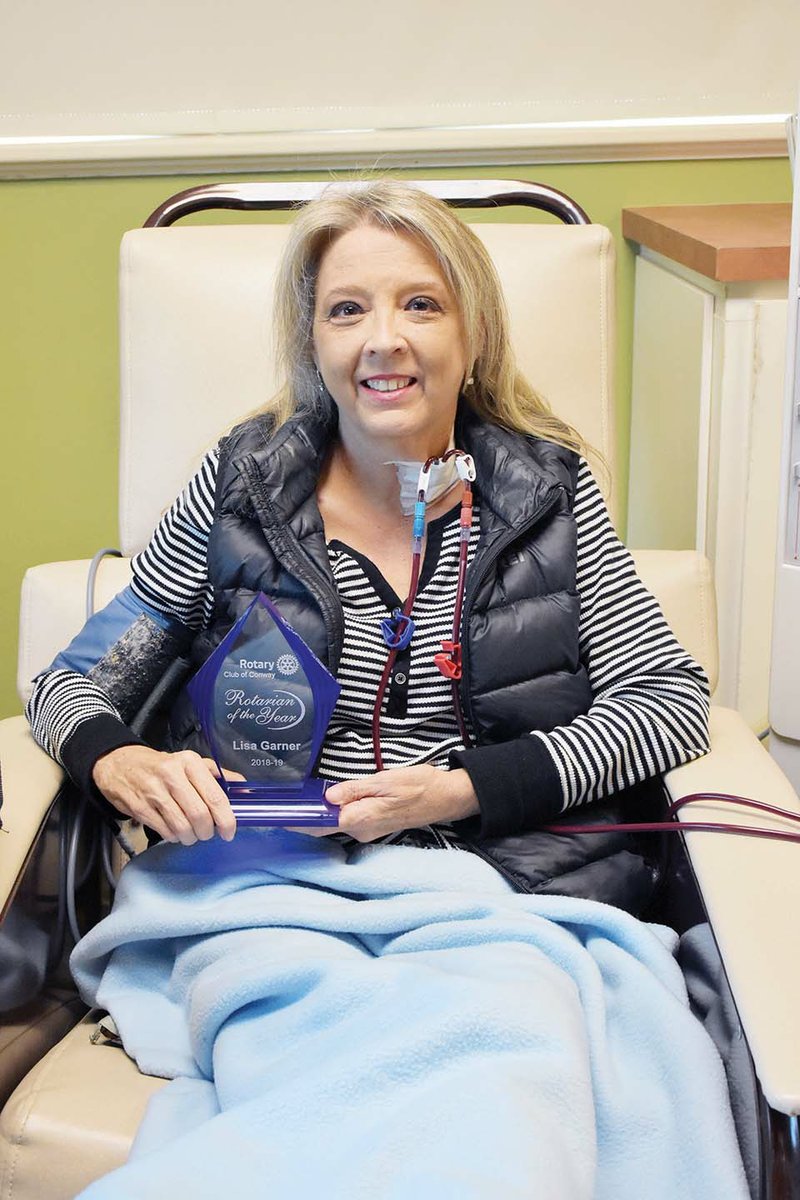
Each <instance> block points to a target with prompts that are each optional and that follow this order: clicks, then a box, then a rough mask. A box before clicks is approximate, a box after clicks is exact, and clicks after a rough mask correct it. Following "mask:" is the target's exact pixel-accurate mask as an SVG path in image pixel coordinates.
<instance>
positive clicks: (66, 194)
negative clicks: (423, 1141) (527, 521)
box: [0, 159, 791, 716]
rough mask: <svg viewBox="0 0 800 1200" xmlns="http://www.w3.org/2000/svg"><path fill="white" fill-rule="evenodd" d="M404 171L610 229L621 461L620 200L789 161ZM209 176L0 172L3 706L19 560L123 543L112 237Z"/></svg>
mask: <svg viewBox="0 0 800 1200" xmlns="http://www.w3.org/2000/svg"><path fill="white" fill-rule="evenodd" d="M407 173H408V174H412V175H415V176H416V177H418V178H419V177H422V176H423V175H428V176H429V177H438V178H444V177H447V176H450V177H458V176H468V175H472V176H483V177H490V178H492V177H493V178H501V177H502V178H511V179H514V178H516V179H535V180H538V181H540V182H542V183H548V184H552V185H553V186H555V187H558V188H561V189H562V190H563V191H566V192H568V193H569V194H571V195H573V196H574V197H575V198H576V199H577V200H578V201H579V203H581V204H582V205H583V207H584V208H585V209H586V210H587V211H588V213H589V215H590V217H591V218H592V220H593V221H596V222H598V223H601V224H604V225H607V226H608V227H609V228H610V229H611V231H612V233H613V234H614V236H615V238H616V240H617V247H618V372H617V404H618V413H619V419H618V426H619V437H620V461H621V462H625V461H627V446H628V426H629V413H630V347H631V332H632V329H631V326H632V313H633V262H634V254H633V251H632V249H631V247H630V246H629V245H627V244H626V243H625V242H624V241H623V239H622V236H621V232H620V224H621V210H622V209H623V208H624V207H626V206H635V205H645V204H711V203H734V202H742V201H778V200H789V199H790V198H791V177H790V172H789V165H788V161H787V160H786V159H762V160H731V161H709V162H703V161H699V162H653V163H638V162H635V163H634V162H631V163H598V164H578V165H547V166H542V167H529V166H524V167H514V166H509V167H502V168H501V167H490V168H484V169H480V170H477V169H475V168H458V169H451V170H439V169H436V170H429V171H424V172H423V171H414V172H407ZM324 175H325V173H317V174H307V175H303V176H299V175H298V176H296V178H320V177H323V176H324ZM215 178H222V177H214V176H211V175H207V176H203V177H194V176H192V177H189V176H180V177H178V176H174V177H164V176H161V177H147V178H133V179H126V178H122V179H80V180H78V179H75V180H31V181H21V182H3V183H0V281H1V282H2V286H0V395H2V428H3V439H2V447H3V454H2V469H0V511H2V513H3V536H2V540H1V541H0V716H8V715H11V714H12V713H15V712H18V711H19V707H20V706H19V702H18V700H17V696H16V688H15V676H16V655H17V613H18V606H19V589H20V584H21V581H22V576H23V574H24V572H25V569H26V568H27V567H28V566H31V565H32V564H34V563H39V562H48V561H52V560H55V559H70V558H88V557H90V556H91V555H92V554H93V553H94V551H95V550H96V549H97V548H98V547H100V546H105V545H113V544H114V543H115V540H116V510H117V494H116V474H117V462H116V455H117V346H116V321H117V253H118V246H119V240H120V238H121V236H122V234H123V232H124V231H125V230H126V229H129V228H134V227H136V226H138V225H141V224H142V222H143V221H144V220H145V218H146V217H147V215H148V214H149V213H150V212H151V211H152V209H154V208H155V207H156V206H157V205H158V204H159V203H160V202H161V201H162V200H163V199H164V198H165V197H167V196H169V195H170V194H172V193H173V192H177V191H180V190H182V189H183V188H186V187H191V186H193V185H194V184H197V183H206V182H213V181H214V179H215ZM260 178H266V176H260ZM279 178H281V179H283V180H286V179H288V178H291V177H290V176H287V175H281V176H280V177H279ZM481 215H483V214H481ZM197 219H200V218H197ZM228 219H229V218H228ZM504 219H508V216H507V214H506V216H505V217H504ZM620 483H621V485H622V489H623V494H624V486H625V480H624V479H621V480H620Z"/></svg>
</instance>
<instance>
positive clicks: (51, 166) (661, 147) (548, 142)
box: [0, 114, 787, 179]
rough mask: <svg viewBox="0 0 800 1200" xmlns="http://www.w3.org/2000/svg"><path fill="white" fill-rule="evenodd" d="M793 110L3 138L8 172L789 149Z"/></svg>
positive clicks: (279, 168) (298, 167)
mask: <svg viewBox="0 0 800 1200" xmlns="http://www.w3.org/2000/svg"><path fill="white" fill-rule="evenodd" d="M785 123H786V116H785V115H784V114H774V115H770V116H765V117H763V118H752V117H751V118H737V117H729V118H727V117H726V118H711V119H707V120H698V121H697V122H688V121H686V120H685V119H684V120H681V119H676V120H674V121H665V120H658V121H652V122H648V121H636V122H631V123H626V122H615V121H609V122H606V123H604V122H574V123H569V122H564V123H558V122H552V123H547V124H539V125H534V124H531V125H507V126H504V125H496V126H488V125H486V126H451V127H444V126H443V127H440V128H435V129H434V128H420V129H386V130H372V129H363V130H359V129H354V130H308V131H301V132H275V133H263V134H254V133H213V134H194V133H180V134H173V135H162V134H135V135H131V134H128V135H120V136H117V137H110V136H97V137H90V136H83V137H82V136H75V137H69V138H65V137H60V138H58V137H53V138H47V137H35V138H34V137H30V138H13V137H7V138H2V137H0V179H43V178H51V179H52V178H81V177H97V176H102V177H107V176H129V175H174V174H194V173H196V172H198V171H202V172H212V173H214V174H218V173H221V174H227V173H232V172H262V173H266V172H288V171H324V170H353V169H361V170H365V169H366V170H369V169H374V168H389V167H417V168H419V167H446V166H454V167H459V166H493V165H497V166H503V165H507V166H510V165H514V164H519V165H528V164H536V163H598V162H631V161H663V160H674V159H729V158H783V157H785V156H786V154H787V135H786V124H785Z"/></svg>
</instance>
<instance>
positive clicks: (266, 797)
mask: <svg viewBox="0 0 800 1200" xmlns="http://www.w3.org/2000/svg"><path fill="white" fill-rule="evenodd" d="M224 787H225V791H226V793H227V796H228V799H229V800H230V802H231V808H232V809H233V814H234V816H235V817H236V822H237V824H239V825H298V826H303V825H308V826H317V827H325V826H327V827H333V828H335V827H336V826H337V825H338V824H339V809H338V807H337V806H336V805H335V804H329V803H328V802H327V800H326V799H325V792H326V790H327V788H328V780H327V779H305V780H303V782H302V783H298V784H297V786H296V787H292V785H291V784H283V785H280V784H278V785H275V784H272V785H270V784H267V783H248V782H247V781H246V780H242V781H239V780H238V779H237V780H234V779H227V780H226V781H225V784H224Z"/></svg>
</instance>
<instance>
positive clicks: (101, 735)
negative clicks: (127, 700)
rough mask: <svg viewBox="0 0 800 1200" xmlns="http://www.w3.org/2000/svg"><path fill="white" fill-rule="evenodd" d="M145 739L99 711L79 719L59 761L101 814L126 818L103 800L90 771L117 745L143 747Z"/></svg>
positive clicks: (117, 718) (111, 716) (112, 817)
mask: <svg viewBox="0 0 800 1200" xmlns="http://www.w3.org/2000/svg"><path fill="white" fill-rule="evenodd" d="M146 744H147V743H146V742H143V741H142V739H141V738H140V737H139V736H138V735H137V734H135V733H134V732H133V730H132V729H129V728H128V726H127V725H125V724H123V722H122V721H120V719H119V717H115V716H113V715H112V714H111V713H98V715H97V716H96V717H89V718H87V720H85V721H81V723H80V724H79V725H78V727H77V729H76V730H75V732H74V733H72V734H70V736H69V737H68V738H67V740H66V741H65V742H64V745H63V746H62V747H61V761H62V762H63V764H64V769H65V770H66V772H67V774H68V775H69V777H70V779H71V780H72V782H73V783H74V784H75V786H76V787H77V788H79V789H80V791H81V792H83V793H84V794H85V795H86V796H88V797H89V799H90V800H91V801H92V803H93V804H94V805H95V807H96V808H97V809H99V811H100V812H101V813H102V815H103V816H104V817H110V818H111V819H112V820H125V819H126V817H125V814H123V813H119V812H117V810H116V809H115V808H114V805H113V804H111V803H110V801H108V800H106V798H105V796H104V795H103V793H102V792H101V791H100V789H99V788H98V787H97V786H96V784H95V782H94V780H93V779H92V770H93V768H94V764H95V763H96V762H97V760H98V758H102V757H103V755H104V754H108V753H110V751H112V750H118V749H119V748H120V746H144V745H146Z"/></svg>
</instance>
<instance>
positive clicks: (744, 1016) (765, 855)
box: [0, 181, 800, 1200]
mask: <svg viewBox="0 0 800 1200" xmlns="http://www.w3.org/2000/svg"><path fill="white" fill-rule="evenodd" d="M321 186H323V185H316V184H315V185H253V184H251V185H241V186H240V187H239V188H237V189H232V188H225V187H215V188H208V189H199V190H198V191H197V192H193V193H190V194H187V196H188V198H187V199H186V201H185V202H184V201H182V200H181V198H180V197H178V198H173V200H171V201H169V202H167V203H166V204H165V205H164V206H162V210H159V213H160V218H159V219H161V220H164V221H167V222H169V221H171V220H172V219H174V218H175V217H176V215H178V216H179V215H181V213H182V212H183V211H192V210H193V209H198V208H203V207H209V206H211V205H212V203H213V202H215V201H216V202H219V201H220V200H221V201H222V203H223V204H225V205H227V203H228V202H227V200H226V196H227V195H229V194H231V193H233V192H234V191H236V193H238V195H239V196H240V197H241V196H244V197H245V206H250V202H251V200H252V201H255V200H256V199H261V200H263V199H264V198H266V206H267V207H280V206H282V205H284V206H285V202H286V201H287V200H289V199H301V200H302V199H307V198H309V196H310V195H311V194H313V193H314V192H316V191H318V190H319V189H320V188H321ZM421 186H424V187H426V188H429V189H431V190H434V191H436V192H437V193H438V194H446V195H452V194H453V193H454V192H455V193H456V194H458V193H460V194H461V196H462V197H464V196H465V195H471V196H472V198H473V200H474V199H475V197H476V196H478V197H480V196H481V195H490V194H491V193H492V192H493V191H496V190H498V189H497V188H495V187H494V186H493V185H492V183H488V182H486V181H482V182H481V183H479V184H472V185H464V184H459V183H449V182H448V183H444V184H440V183H434V182H432V181H426V182H425V183H424V184H422V185H421ZM526 187H527V188H528V189H530V190H532V191H533V192H536V193H538V198H539V200H540V201H543V203H544V206H550V207H551V210H552V209H553V208H557V207H558V205H559V203H560V201H559V199H558V195H557V194H555V195H554V194H552V193H549V192H548V190H547V189H536V188H535V187H534V186H533V185H523V184H520V185H509V184H508V183H504V184H502V185H499V190H500V191H502V190H503V189H505V191H506V192H509V191H511V192H513V193H516V194H519V193H522V192H524V191H525V190H526ZM256 193H257V194H258V195H256ZM182 204H183V208H182V207H181V205H182ZM564 215H566V218H567V220H569V221H571V222H573V223H571V224H563V225H558V224H557V225H551V224H480V225H477V226H476V229H477V231H478V233H479V234H480V236H481V237H482V238H483V239H484V241H485V242H486V244H487V246H488V247H489V250H490V252H491V253H492V256H493V258H494V260H495V262H496V264H497V267H498V270H499V273H500V276H501V279H502V281H503V285H504V288H505V291H506V296H507V299H508V303H509V308H510V311H511V315H512V333H513V338H514V341H515V345H516V349H517V353H518V356H519V359H520V361H521V365H522V367H523V369H524V370H525V371H526V373H527V374H528V375H529V376H530V377H531V378H532V379H533V380H534V381H535V383H536V384H537V386H538V387H539V388H540V390H541V391H542V392H543V393H544V394H545V395H547V396H548V397H549V399H550V401H551V402H552V404H553V406H554V408H555V409H556V411H558V412H559V414H560V415H561V416H563V417H565V418H566V419H567V420H569V421H570V422H571V423H573V424H574V425H575V426H576V427H577V428H579V429H580V430H581V432H582V433H583V435H584V436H585V437H586V439H587V440H588V441H589V442H590V443H591V444H592V445H593V446H595V447H596V448H597V449H598V450H599V451H600V452H601V453H602V455H603V456H604V457H605V459H606V461H607V462H608V463H609V464H610V465H611V468H612V476H613V464H614V458H615V436H614V428H613V419H612V413H613V401H612V363H613V341H614V339H613V331H614V308H613V295H614V278H613V276H614V254H613V242H612V239H611V237H610V235H609V233H608V231H607V230H605V229H602V228H600V227H597V226H593V225H589V224H585V223H583V216H582V214H581V211H580V210H579V209H577V207H576V206H575V205H570V204H567V206H566V207H565V209H564V213H563V214H562V217H563V216H564ZM285 237H286V230H285V228H284V227H282V226H280V225H266V224H264V225H229V226H212V227H190V226H181V227H178V228H168V227H164V226H156V227H150V228H145V229H141V230H136V231H133V232H131V233H128V234H127V235H126V236H125V238H124V240H123V245H122V258H121V360H122V378H121V401H122V438H121V474H120V545H121V548H122V551H123V553H124V554H125V555H126V556H129V555H131V554H132V553H134V552H135V551H136V550H138V549H140V548H141V547H142V546H143V545H144V544H145V543H146V541H147V539H148V538H149V535H150V533H151V531H152V528H153V526H154V525H155V523H156V521H157V520H158V517H159V515H160V513H161V512H162V511H163V509H164V508H165V507H166V506H167V505H168V504H169V503H170V502H171V501H172V499H173V498H174V496H175V495H176V494H177V493H178V492H179V490H180V489H181V488H182V486H183V485H184V483H185V481H186V479H187V478H188V477H189V476H190V475H191V473H192V472H193V470H194V469H195V467H196V465H197V463H198V461H199V458H200V456H201V455H202V453H203V451H204V450H205V449H206V448H207V447H208V446H210V445H211V444H213V443H214V442H215V440H216V439H217V438H218V436H219V435H220V434H221V433H222V432H224V430H225V429H226V428H227V427H229V426H230V425H231V424H233V423H234V422H235V421H236V420H237V419H239V418H240V417H241V416H242V415H243V414H245V413H247V412H249V411H251V410H252V409H255V408H257V407H258V406H259V405H260V404H261V403H262V402H263V400H264V399H265V398H266V397H267V396H268V395H269V394H270V392H271V390H272V388H273V385H274V382H275V380H274V375H273V366H272V356H271V336H270V329H271V307H272V289H273V278H274V271H275V266H276V262H277V259H278V256H279V254H280V251H281V248H282V245H283V243H284V241H285ZM601 478H602V474H601ZM609 500H610V504H611V508H612V512H616V511H617V508H618V502H617V497H615V496H614V495H613V493H612V495H611V496H610V497H609ZM636 558H637V563H638V566H639V570H640V573H641V574H642V576H643V578H644V579H645V582H646V583H647V584H648V585H649V586H650V588H651V590H652V591H653V592H654V593H655V594H656V595H657V597H658V598H659V600H660V602H661V604H662V607H663V609H664V611H665V613H666V615H667V618H668V620H669V621H670V623H671V624H672V626H673V628H674V630H675V632H676V634H677V635H678V637H679V639H680V640H681V641H682V642H683V644H684V645H685V646H686V647H687V649H689V650H690V652H691V653H692V654H693V655H694V656H695V657H696V658H697V659H698V660H699V661H700V662H701V663H702V664H703V665H704V666H705V668H706V670H707V671H708V674H709V676H710V678H711V680H712V686H713V684H714V682H715V680H716V675H717V660H716V629H715V621H716V616H715V608H714V596H713V588H712V584H711V581H710V577H709V572H708V567H707V564H706V563H705V561H704V560H703V559H702V558H700V557H699V556H698V555H696V554H694V553H690V552H686V553H683V552H660V553H656V552H639V553H637V555H636ZM127 564H128V559H127V557H126V558H122V559H107V560H105V561H104V562H103V564H102V565H101V568H100V571H99V574H98V578H97V585H96V592H97V600H98V603H99V604H102V603H104V602H105V601H106V600H107V599H109V598H110V597H111V596H112V595H113V594H114V593H115V592H116V591H118V590H119V589H120V588H121V587H123V586H125V584H126V583H127V580H128V577H129V571H128V565H127ZM87 570H88V563H55V564H49V565H48V566H44V567H38V568H35V569H33V570H32V571H30V572H29V573H28V575H27V577H26V580H25V584H24V587H23V606H22V636H21V641H20V667H19V686H20V692H21V694H22V695H23V696H24V695H25V694H26V692H27V690H28V688H29V680H30V679H31V678H32V677H33V676H34V675H35V674H36V673H37V672H38V671H39V670H41V669H42V668H43V667H45V666H46V665H47V664H48V663H49V662H50V661H51V660H52V658H53V657H54V656H55V654H56V653H57V652H58V651H59V650H60V649H61V648H62V647H63V646H64V645H65V644H66V643H67V642H68V640H69V639H70V637H71V636H72V635H73V634H74V633H75V632H76V631H77V630H78V629H79V628H80V626H81V624H82V622H83V612H84V609H83V596H84V591H85V587H86V577H87ZM712 740H713V749H712V752H711V754H709V755H708V756H707V757H706V758H704V759H702V760H700V761H698V762H695V763H692V764H690V765H688V766H686V767H683V768H680V769H679V770H676V771H673V772H671V773H670V775H669V777H668V781H667V782H668V787H669V790H670V792H671V793H672V795H673V796H674V797H678V796H681V795H686V794H689V793H692V792H695V791H700V790H714V791H728V792H737V791H738V792H740V793H742V794H745V795H747V794H750V795H758V796H759V797H760V798H762V799H767V798H769V799H771V800H773V802H775V803H778V804H781V805H783V806H784V807H787V808H793V809H795V810H800V804H798V801H797V797H796V796H795V795H794V792H793V791H792V789H791V788H790V786H789V785H788V783H787V781H786V780H785V779H784V777H783V776H782V775H781V773H780V771H779V770H778V769H777V767H776V766H775V765H774V763H773V762H772V760H771V759H770V758H769V756H768V755H767V754H766V753H765V752H764V750H763V748H762V747H761V746H760V744H759V743H758V742H757V740H756V739H755V737H754V736H753V734H752V733H751V732H750V730H749V729H748V728H747V727H746V726H745V725H744V722H743V721H742V720H741V719H740V718H739V717H738V716H737V715H736V714H735V713H733V712H730V711H726V710H715V712H714V715H713V719H712ZM0 762H1V763H2V772H3V784H4V797H5V798H4V807H3V820H4V823H5V826H6V828H7V829H8V830H9V831H10V835H11V836H10V837H9V838H6V839H5V842H4V847H3V850H4V855H3V860H2V864H0V904H5V903H6V901H7V899H8V898H9V897H10V896H11V895H12V894H13V892H14V890H15V888H16V886H17V881H18V879H19V877H20V873H21V872H22V869H23V867H24V865H25V862H26V861H27V859H28V857H29V853H30V847H31V845H32V843H33V842H34V840H35V838H36V835H37V831H38V830H39V829H40V828H41V826H42V824H43V822H44V820H45V817H46V815H47V812H48V810H49V809H50V807H51V805H52V803H53V797H54V795H55V792H56V790H57V788H58V786H59V782H60V779H61V773H60V771H59V769H58V767H57V766H56V765H55V764H53V763H52V762H51V761H50V760H49V759H47V758H46V757H45V755H44V754H43V753H42V752H41V751H40V750H39V749H38V748H37V747H36V746H35V744H34V743H33V741H32V739H31V737H30V734H29V733H28V731H27V727H26V725H25V723H24V721H23V720H22V719H13V720H10V721H6V722H3V723H2V724H0ZM699 807H700V806H699V805H698V806H693V811H692V813H691V814H688V813H687V814H686V815H687V819H688V817H689V815H691V816H692V817H694V816H695V815H696V809H698V808H699ZM705 807H706V808H708V809H709V812H708V813H707V814H706V813H705V812H704V814H703V815H704V817H705V816H706V815H707V816H708V819H710V820H727V821H736V820H743V818H741V817H740V816H738V815H737V814H736V813H735V812H730V811H727V810H726V811H725V813H724V815H723V814H721V813H720V812H719V810H718V809H713V810H712V809H710V806H705ZM684 811H685V810H684ZM687 842H688V849H689V853H690V857H691V862H692V866H693V869H694V872H695V874H696V877H697V880H698V882H699V885H700V889H701V892H702V895H703V899H704V903H705V905H706V908H707V911H708V913H709V916H710V919H711V923H712V926H713V930H714V935H715V937H716V940H717V943H718V945H719V947H720V949H721V952H722V955H723V959H724V963H725V968H726V972H727V975H728V978H729V980H730V983H731V986H732V990H733V993H734V996H735V999H736V1004H737V1006H738V1010H739V1013H740V1016H741V1020H742V1023H743V1026H744V1029H745V1032H746V1035H747V1038H748V1041H749V1044H750V1047H751V1049H752V1053H753V1057H754V1060H755V1066H756V1070H757V1074H758V1077H759V1080H760V1084H761V1088H762V1090H763V1092H764V1094H765V1096H766V1098H767V1100H768V1102H769V1105H771V1106H772V1116H771V1119H772V1128H773V1130H774V1131H775V1132H776V1135H777V1136H778V1137H780V1136H782V1135H783V1134H785V1133H786V1132H787V1131H788V1132H789V1133H790V1134H791V1133H793V1132H794V1130H795V1125H794V1122H793V1114H796V1113H798V1112H800V1044H798V1040H797V1039H796V1037H795V1036H794V1020H795V1011H796V1003H795V1001H796V998H798V997H800V966H798V965H797V957H796V956H795V955H794V954H793V953H792V952H791V950H789V949H788V947H790V946H791V931H792V929H793V912H794V911H795V910H796V908H797V907H798V905H800V882H798V876H799V875H800V873H798V872H796V871H794V870H793V857H792V856H793V855H794V853H795V851H794V848H793V847H789V846H787V845H776V844H774V843H762V842H753V841H751V840H749V839H747V840H745V839H740V838H730V837H715V836H708V835H704V834H697V833H695V834H689V835H687ZM9 843H10V845H9ZM790 859H791V860H792V861H790ZM95 1029H96V1020H95V1019H94V1018H93V1017H92V1016H89V1017H87V1018H86V1019H85V1020H84V1021H82V1022H81V1023H79V1024H78V1025H76V1026H75V1027H74V1028H73V1029H72V1031H71V1032H70V1033H69V1034H68V1035H67V1036H66V1037H65V1038H64V1039H63V1040H61V1041H60V1042H59V1044H58V1045H56V1046H55V1047H54V1048H53V1049H52V1050H51V1051H50V1052H49V1053H48V1054H47V1055H46V1056H45V1057H44V1058H43V1059H42V1060H41V1061H40V1062H39V1063H38V1065H37V1066H36V1067H35V1068H34V1069H33V1071H31V1072H30V1074H29V1075H28V1076H27V1077H26V1078H25V1079H24V1080H23V1081H22V1083H21V1084H20V1086H19V1087H18V1088H17V1089H16V1091H15V1092H14V1094H13V1096H12V1097H11V1099H10V1101H9V1102H8V1103H7V1104H6V1106H5V1108H4V1110H3V1113H2V1117H0V1197H2V1200H11V1198H12V1197H13V1200H33V1198H34V1197H35V1198H36V1200H61V1198H62V1197H63V1198H66V1197H70V1196H73V1195H74V1194H75V1192H76V1191H78V1190H79V1189H80V1188H81V1187H82V1186H84V1185H85V1184H86V1183H88V1182H89V1181H90V1180H91V1179H93V1178H95V1177H97V1176H98V1175H100V1174H102V1173H104V1172H105V1171H107V1170H110V1169H111V1168H112V1167H113V1166H115V1165H117V1164H118V1163H120V1162H121V1161H123V1159H124V1157H125V1154H126V1152H127V1147H128V1145H129V1143H130V1139H131V1137H132V1135H133V1132H134V1130H135V1128H136V1124H137V1122H138V1120H139V1117H140V1115H141V1112H142V1110H143V1108H144V1105H145V1103H146V1101H147V1099H148V1097H149V1096H150V1095H151V1094H152V1093H153V1091H154V1090H156V1089H158V1088H159V1087H160V1086H162V1081H160V1080H155V1079H150V1078H147V1077H145V1076H142V1075H140V1074H139V1072H138V1071H137V1069H136V1067H135V1066H134V1064H133V1063H132V1062H131V1061H129V1060H128V1059H127V1058H126V1056H125V1055H124V1053H123V1052H122V1051H121V1050H119V1049H117V1048H114V1047H112V1046H110V1045H108V1044H107V1043H106V1042H105V1041H104V1039H103V1038H102V1037H101V1038H100V1039H99V1041H98V1040H97V1039H96V1040H95V1042H94V1043H93V1042H92V1040H91V1038H92V1034H93V1031H94V1030H95ZM776 1169H782V1168H780V1167H779V1168H776ZM776 1178H777V1176H776ZM765 1194H770V1193H765ZM776 1194H777V1193H776Z"/></svg>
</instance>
